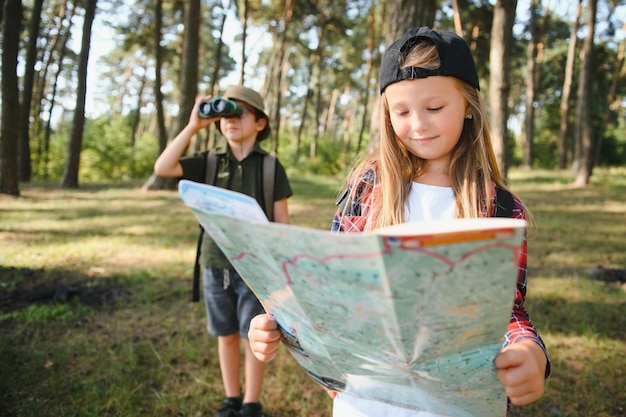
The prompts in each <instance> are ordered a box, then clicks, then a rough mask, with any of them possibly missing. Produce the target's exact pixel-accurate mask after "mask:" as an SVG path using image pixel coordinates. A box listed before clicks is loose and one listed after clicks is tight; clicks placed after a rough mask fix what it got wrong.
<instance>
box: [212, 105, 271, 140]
mask: <svg viewBox="0 0 626 417" xmlns="http://www.w3.org/2000/svg"><path fill="white" fill-rule="evenodd" d="M234 101H236V102H237V104H239V105H240V106H241V108H242V109H243V113H242V114H241V116H239V117H222V119H221V120H220V130H221V131H222V135H224V137H225V138H226V139H228V142H229V143H236V144H241V143H248V142H254V141H256V137H257V134H258V133H259V132H261V131H262V130H263V129H264V128H265V125H266V124H267V120H265V118H263V117H259V118H258V120H257V115H256V112H255V111H254V109H253V108H252V107H251V106H250V105H249V104H247V103H245V102H243V101H239V100H234Z"/></svg>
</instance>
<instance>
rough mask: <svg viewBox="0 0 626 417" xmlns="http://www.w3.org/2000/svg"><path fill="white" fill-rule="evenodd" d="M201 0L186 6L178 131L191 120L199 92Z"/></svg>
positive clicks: (193, 1) (188, 3)
mask: <svg viewBox="0 0 626 417" xmlns="http://www.w3.org/2000/svg"><path fill="white" fill-rule="evenodd" d="M200 12H201V11H200V0H189V1H188V2H187V3H186V7H185V39H184V40H183V59H182V65H181V80H180V85H181V86H182V88H181V97H180V106H179V112H178V123H177V124H176V129H174V130H175V131H176V132H180V131H181V130H182V129H183V127H185V126H186V125H187V122H188V121H189V115H190V114H191V109H193V106H194V104H195V102H196V96H197V94H198V52H199V50H200Z"/></svg>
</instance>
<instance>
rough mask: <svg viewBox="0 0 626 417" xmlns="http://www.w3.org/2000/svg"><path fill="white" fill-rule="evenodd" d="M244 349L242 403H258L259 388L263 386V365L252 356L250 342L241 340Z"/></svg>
mask: <svg viewBox="0 0 626 417" xmlns="http://www.w3.org/2000/svg"><path fill="white" fill-rule="evenodd" d="M243 345H244V347H245V352H246V354H245V378H246V380H245V387H246V390H245V393H244V397H243V402H244V403H258V402H259V398H260V397H261V388H262V386H263V375H264V373H265V363H264V362H261V361H260V360H258V359H257V358H256V356H254V354H253V353H252V350H251V349H250V342H249V341H248V340H247V339H243Z"/></svg>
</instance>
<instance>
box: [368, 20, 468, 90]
mask: <svg viewBox="0 0 626 417" xmlns="http://www.w3.org/2000/svg"><path fill="white" fill-rule="evenodd" d="M421 40H429V41H431V42H432V43H433V44H435V46H436V47H437V51H438V52H439V60H440V61H441V65H440V66H439V68H436V69H427V68H421V67H406V68H400V63H399V61H398V57H399V56H401V55H403V54H404V53H406V51H407V50H408V49H410V48H412V47H413V46H414V45H415V44H416V43H418V42H419V41H421ZM437 75H447V76H450V77H455V78H458V79H459V80H462V81H465V82H466V83H468V84H470V85H471V86H473V87H475V88H476V89H478V90H480V84H479V82H478V73H477V72H476V65H475V64H474V58H473V57H472V52H471V51H470V49H469V46H468V45H467V42H465V40H463V38H461V37H460V36H458V35H457V34H456V33H454V32H450V31H447V30H435V29H431V28H429V27H426V26H422V27H420V28H415V29H411V30H409V31H408V32H406V33H405V34H404V35H403V36H402V37H401V38H400V39H398V40H396V41H395V42H394V43H392V44H391V45H390V46H389V47H388V48H387V50H386V51H385V53H384V55H383V59H382V62H381V65H380V94H382V93H383V92H384V91H385V88H387V86H388V85H389V84H393V83H396V82H398V81H402V80H410V79H415V78H426V77H430V76H437Z"/></svg>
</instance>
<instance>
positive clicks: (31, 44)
mask: <svg viewBox="0 0 626 417" xmlns="http://www.w3.org/2000/svg"><path fill="white" fill-rule="evenodd" d="M42 5H43V0H35V2H34V3H33V11H32V16H31V19H30V26H29V29H28V48H27V51H26V66H25V68H24V85H23V87H22V107H21V109H20V130H19V138H18V144H19V145H18V146H19V151H18V154H19V170H20V181H24V182H29V181H30V178H31V174H32V166H31V159H30V108H31V101H32V98H33V86H34V83H35V81H34V80H35V61H36V60H37V38H38V37H39V24H40V23H41V9H42Z"/></svg>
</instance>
